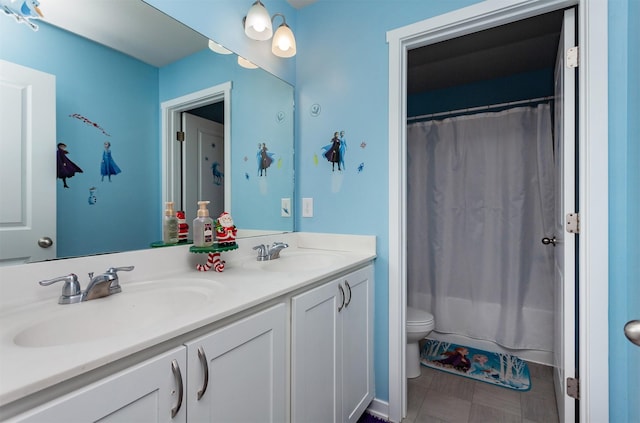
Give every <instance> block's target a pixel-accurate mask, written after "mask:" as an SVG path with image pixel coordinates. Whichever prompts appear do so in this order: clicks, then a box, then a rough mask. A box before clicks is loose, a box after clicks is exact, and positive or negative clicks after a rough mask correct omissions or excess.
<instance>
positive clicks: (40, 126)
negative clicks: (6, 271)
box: [0, 60, 56, 265]
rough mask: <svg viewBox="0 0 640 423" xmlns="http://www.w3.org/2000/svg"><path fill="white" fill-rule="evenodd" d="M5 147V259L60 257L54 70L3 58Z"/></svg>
mask: <svg viewBox="0 0 640 423" xmlns="http://www.w3.org/2000/svg"><path fill="white" fill-rule="evenodd" d="M0 149H1V151H2V154H0V198H1V199H2V200H1V201H0V265H5V264H15V263H23V262H26V261H39V260H46V259H52V258H55V257H56V164H55V157H56V156H55V152H56V79H55V76H54V75H50V74H47V73H44V72H40V71H37V70H35V69H31V68H27V67H24V66H20V65H17V64H15V63H11V62H7V61H4V60H0ZM41 238H42V239H43V240H42V242H40V244H42V246H40V245H39V242H38V241H39V240H40V239H41ZM47 239H49V240H51V245H49V246H47V245H48V241H47Z"/></svg>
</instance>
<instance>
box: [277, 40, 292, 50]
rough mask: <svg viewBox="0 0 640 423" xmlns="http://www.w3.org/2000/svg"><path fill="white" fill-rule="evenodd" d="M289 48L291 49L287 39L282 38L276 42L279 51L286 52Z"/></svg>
mask: <svg viewBox="0 0 640 423" xmlns="http://www.w3.org/2000/svg"><path fill="white" fill-rule="evenodd" d="M289 47H291V41H290V40H289V39H288V38H286V37H282V38H280V40H278V48H279V49H280V50H282V51H287V50H289Z"/></svg>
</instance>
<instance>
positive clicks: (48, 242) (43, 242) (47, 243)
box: [38, 236, 53, 248]
mask: <svg viewBox="0 0 640 423" xmlns="http://www.w3.org/2000/svg"><path fill="white" fill-rule="evenodd" d="M52 245H53V240H52V239H51V238H49V237H48V236H43V237H42V238H40V239H39V240H38V246H40V247H42V248H49V247H51V246H52Z"/></svg>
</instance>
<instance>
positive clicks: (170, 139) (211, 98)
mask: <svg viewBox="0 0 640 423" xmlns="http://www.w3.org/2000/svg"><path fill="white" fill-rule="evenodd" d="M231 88H232V83H231V81H227V82H224V83H222V84H218V85H214V86H213V87H209V88H205V89H203V90H200V91H196V92H193V93H190V94H185V95H183V96H181V97H177V98H173V99H171V100H166V101H163V102H162V103H160V110H161V131H162V133H161V135H162V152H161V160H162V203H161V204H160V206H161V208H162V210H164V204H165V202H167V201H175V199H176V198H181V199H182V200H183V201H184V194H183V192H182V186H181V183H180V182H181V181H182V179H183V177H184V175H183V174H182V170H183V169H184V164H183V163H182V162H181V155H180V149H179V148H178V144H177V142H176V139H175V138H176V137H175V134H176V133H177V132H178V131H180V129H181V128H182V116H181V114H182V112H186V111H188V110H191V109H195V108H198V107H202V106H206V105H208V104H212V103H217V102H220V101H223V102H224V162H225V164H227V166H228V164H230V163H231ZM225 173H226V175H225V177H224V209H225V210H231V172H230V171H227V172H225Z"/></svg>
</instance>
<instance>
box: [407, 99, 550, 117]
mask: <svg viewBox="0 0 640 423" xmlns="http://www.w3.org/2000/svg"><path fill="white" fill-rule="evenodd" d="M553 99H554V96H552V95H550V96H547V97H538V98H532V99H529V100H518V101H509V102H507V103H499V104H489V105H487V106H477V107H469V108H466V109H458V110H450V111H448V112H438V113H430V114H428V115H420V116H412V117H408V118H407V122H409V121H412V120H419V119H429V118H434V117H440V116H448V115H457V114H461V113H467V112H477V111H480V110H489V109H495V108H498V107H508V106H519V105H522V104H529V103H538V102H542V101H549V100H553Z"/></svg>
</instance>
